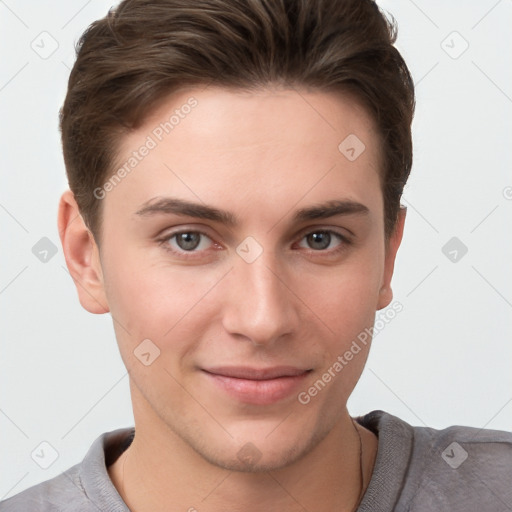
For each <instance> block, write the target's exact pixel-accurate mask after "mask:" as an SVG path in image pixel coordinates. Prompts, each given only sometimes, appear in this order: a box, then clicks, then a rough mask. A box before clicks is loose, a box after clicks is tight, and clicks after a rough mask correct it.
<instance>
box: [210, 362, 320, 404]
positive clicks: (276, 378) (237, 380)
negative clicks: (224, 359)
mask: <svg viewBox="0 0 512 512" xmlns="http://www.w3.org/2000/svg"><path fill="white" fill-rule="evenodd" d="M310 371H311V370H309V369H303V368H297V367H293V366H274V367H270V368H252V367H247V366H222V367H211V368H206V369H203V373H204V375H205V376H206V377H207V378H208V379H209V381H210V382H212V383H213V384H215V386H216V387H217V389H219V390H220V391H221V392H223V393H226V394H228V395H229V396H230V397H231V398H235V399H236V400H237V401H239V402H242V403H246V404H253V405H270V404H273V403H275V402H278V401H280V400H283V399H285V398H287V397H289V396H291V395H292V394H294V392H295V391H297V390H298V388H299V386H300V385H301V384H302V383H303V381H304V380H305V378H306V376H307V375H309V373H310Z"/></svg>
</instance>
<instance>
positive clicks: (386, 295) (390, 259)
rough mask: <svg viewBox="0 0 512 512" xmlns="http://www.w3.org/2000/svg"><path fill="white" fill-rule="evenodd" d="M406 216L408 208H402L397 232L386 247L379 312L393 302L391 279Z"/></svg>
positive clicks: (399, 213)
mask: <svg viewBox="0 0 512 512" xmlns="http://www.w3.org/2000/svg"><path fill="white" fill-rule="evenodd" d="M406 214H407V208H406V207H405V206H400V210H399V212H398V220H397V223H396V228H395V231H394V232H393V234H392V235H391V237H390V239H389V242H388V244H387V247H386V256H385V262H384V275H383V279H382V285H381V288H380V290H379V301H378V305H377V309H378V310H379V309H383V308H385V307H387V306H389V304H390V303H391V301H392V300H393V290H392V288H391V278H392V277H393V271H394V268H395V259H396V254H397V252H398V248H399V247H400V243H401V242H402V236H403V233H404V225H405V217H406Z"/></svg>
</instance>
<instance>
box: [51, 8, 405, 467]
mask: <svg viewBox="0 0 512 512" xmlns="http://www.w3.org/2000/svg"><path fill="white" fill-rule="evenodd" d="M395 37H396V33H395V29H394V27H393V25H392V24H391V23H390V22H388V21H387V19H386V18H385V17H384V16H383V15H382V14H381V12H380V11H379V9H378V8H377V6H376V5H375V4H374V3H373V2H371V1H369V0H368V1H360V0H353V1H345V0H337V1H332V0H330V1H328V2H326V1H322V0H317V1H308V2H296V1H290V2H288V1H284V2H270V1H267V0H249V1H247V2H244V3H243V4H242V3H240V2H236V1H234V0H201V1H198V2H194V3H193V5H192V6H191V4H190V2H187V1H186V0H160V1H158V0H157V1H147V0H145V1H143V0H127V1H124V2H122V3H121V4H120V5H119V7H118V8H117V9H115V10H111V11H110V12H109V14H108V15H107V16H106V17H105V18H104V19H101V20H99V21H96V22H95V23H93V24H92V25H91V26H90V27H89V29H88V30H87V31H86V32H85V33H84V35H83V36H82V38H81V39H80V41H79V44H78V47H77V61H76V63H75V65H74V67H73V70H72V72H71V75H70V79H69V86H68V93H67V96H66V100H65V103H64V105H63V108H62V111H61V130H62V142H63V151H64V158H65V163H66V169H67V173H68V179H69V184H70V189H71V192H68V193H65V194H64V195H63V197H62V200H61V205H60V210H59V228H60V232H61V238H62V243H63V248H64V252H65V255H66V260H67V264H68V267H69V269H70V272H71V275H72V277H73V279H74V280H75V282H76V284H77V290H78V293H79V298H80V301H81V304H82V305H83V306H84V307H85V308H86V309H87V310H89V311H91V312H93V313H104V312H107V311H110V313H111V314H112V318H113V322H114V329H115V332H116V337H117V341H118V344H119V348H120V353H121V356H122V358H123V361H124V363H125V364H126V367H127V369H128V371H129V373H130V382H131V389H132V399H133V405H134V412H135V420H136V426H137V424H140V425H141V428H142V426H145V428H146V429H150V428H161V427H165V428H168V429H169V431H170V432H172V435H174V436H176V437H178V438H180V439H182V440H183V441H185V443H186V444H187V445H188V446H189V447H191V448H192V450H193V451H194V452H195V453H197V454H199V455H201V456H202V457H204V458H205V459H206V460H209V461H211V462H213V463H215V464H218V465H221V466H223V467H229V468H238V469H244V468H245V469H247V467H246V466H247V460H246V459H247V458H244V457H240V449H241V447H244V446H247V443H252V445H254V446H256V447H257V450H258V453H259V455H258V460H257V461H256V462H254V461H253V463H252V465H251V468H253V469H257V468H260V469H261V468H271V467H274V468H275V467H282V466H283V465H286V464H289V463H290V462H291V461H292V460H294V459H296V458H298V457H300V456H301V454H304V453H306V452H307V451H309V450H311V449H312V448H313V447H314V446H315V445H316V444H318V443H319V442H320V440H322V439H324V438H325V437H326V436H328V435H329V432H330V431H331V430H332V429H333V427H334V425H335V424H336V422H337V421H338V420H339V419H340V417H341V415H342V414H343V412H344V410H345V405H346V401H347V399H348V397H349V396H350V393H351V392H352V390H353V388H354V386H355V385H356V383H357V380H358V378H359V376H360V374H361V372H362V369H363V367H364V363H365V361H366V357H367V353H368V349H369V346H370V340H368V341H367V342H366V343H364V344H361V346H360V347H359V349H360V350H359V351H358V352H357V353H355V354H354V356H353V358H351V359H350V360H349V361H346V362H345V363H343V364H342V363H340V360H339V356H342V355H343V354H344V353H345V352H346V351H347V350H349V349H350V347H351V346H352V344H353V342H354V340H357V337H358V335H359V334H360V333H361V332H363V331H364V330H365V329H368V328H369V327H371V326H372V325H373V322H374V319H375V313H376V311H377V310H379V309H382V308H384V307H386V306H388V305H389V304H390V302H391V300H392V292H391V277H392V274H393V267H394V260H395V255H396V251H397V249H398V246H399V244H400V241H401V236H402V230H403V223H404V219H405V211H404V210H403V209H401V208H400V197H401V194H402V190H403V187H404V185H405V183H406V181H407V178H408V175H409V172H410V168H411V164H412V144H411V122H412V116H413V110H414V93H413V86H412V80H411V77H410V75H409V72H408V70H407V67H406V65H405V63H404V61H403V60H402V58H401V56H400V54H399V53H398V51H397V50H396V49H395V48H394V46H393V43H394V41H395ZM192 203H193V204H192ZM144 340H146V341H144ZM141 343H142V345H141ZM353 352H354V351H353ZM337 361H338V366H336V364H335V363H336V362H337ZM339 365H341V369H339V368H340V366H339ZM240 366H243V367H245V369H244V370H243V371H246V370H247V368H250V369H259V370H263V369H276V368H280V370H279V371H281V372H284V373H285V374H286V373H292V374H294V376H290V375H289V376H288V377H289V378H288V380H287V382H288V381H289V383H287V384H286V385H285V386H284V385H283V386H281V387H279V385H276V387H275V388H272V390H271V392H270V393H266V394H265V396H264V397H263V398H262V397H261V396H260V398H258V396H259V395H258V393H255V392H253V390H251V388H243V389H242V388H239V389H235V390H233V389H232V383H230V382H227V384H226V379H225V378H223V377H219V375H224V374H225V373H226V372H227V373H229V372H230V371H234V370H233V369H234V368H239V367H240ZM285 367H286V368H285ZM226 368H227V369H228V370H226ZM236 371H238V370H236ZM223 372H224V374H223ZM326 372H327V373H328V374H329V375H331V378H324V377H323V376H324V375H325V374H326ZM319 379H320V380H322V379H323V380H324V381H328V382H325V384H326V386H325V387H323V388H322V389H321V390H319V389H318V388H319V386H318V385H317V393H313V396H314V400H312V399H310V400H307V403H304V402H305V400H302V401H301V400H300V399H298V396H299V395H300V393H301V392H303V391H304V390H306V391H307V390H308V389H309V388H310V387H311V386H313V385H314V384H315V383H316V382H318V380H319ZM228 381H229V379H228ZM287 386H289V388H288V387H287ZM290 390H291V391H290ZM288 391H289V392H288ZM310 395H311V393H310V394H309V395H308V396H310ZM302 396H304V395H302ZM310 398H311V396H310ZM284 418H286V420H285V421H284V423H282V426H281V427H278V425H280V424H281V422H283V419H284ZM271 432H272V434H271V435H270V433H271ZM305 433H306V434H305ZM237 454H238V455H237Z"/></svg>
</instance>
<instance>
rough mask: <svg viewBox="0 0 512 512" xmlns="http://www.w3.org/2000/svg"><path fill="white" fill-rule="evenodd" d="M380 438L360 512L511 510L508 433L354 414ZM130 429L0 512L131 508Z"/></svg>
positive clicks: (104, 439)
mask: <svg viewBox="0 0 512 512" xmlns="http://www.w3.org/2000/svg"><path fill="white" fill-rule="evenodd" d="M355 419H356V420H357V421H358V422H359V423H360V424H361V425H363V426H365V427H366V428H368V429H369V430H371V431H373V432H374V433H375V434H376V435H377V436H378V439H379V442H378V451H377V458H376V461H375V466H374V469H373V474H372V478H371V480H370V483H369V485H368V488H367V489H366V492H365V495H364V497H363V500H362V502H361V504H360V506H359V508H358V512H391V511H396V512H427V511H429V512H431V511H436V512H444V511H446V512H448V511H449V512H459V511H460V512H462V511H463V512H505V511H512V433H510V432H502V431H497V430H482V429H477V428H472V427H460V426H453V427H449V428H446V429H444V430H436V429H433V428H428V427H413V426H411V425H409V424H408V423H406V422H404V421H402V420H401V419H399V418H397V417H395V416H393V415H391V414H388V413H386V412H383V411H373V412H370V413H369V414H367V415H365V416H361V417H358V418H355ZM133 436H134V429H133V428H124V429H118V430H115V431H112V432H107V433H105V434H102V435H101V436H100V437H98V438H97V439H96V441H94V443H93V445H92V446H91V448H90V449H89V451H88V452H87V455H86V456H85V458H84V460H83V461H82V462H81V463H79V464H77V465H75V466H73V467H72V468H70V469H68V470H67V471H65V472H64V473H62V474H61V475H59V476H57V477H55V478H53V479H51V480H48V481H46V482H43V483H40V484H38V485H35V486H33V487H30V488H29V489H26V490H25V491H22V492H20V493H19V494H17V495H15V496H13V497H11V498H9V499H7V500H5V501H3V502H1V503H0V511H1V512H50V511H52V512H57V511H58V512H71V511H73V512H75V511H76V512H98V511H108V512H129V509H128V507H127V506H126V504H125V503H124V502H123V500H122V499H121V497H120V495H119V494H118V492H117V490H116V488H115V487H114V485H113V484H112V482H111V480H110V478H109V476H108V472H107V467H108V466H109V465H110V464H112V463H113V462H114V461H115V460H116V459H117V458H118V457H119V455H120V454H121V453H122V452H123V451H124V450H125V449H126V448H127V447H128V446H129V445H130V443H131V441H132V440H133Z"/></svg>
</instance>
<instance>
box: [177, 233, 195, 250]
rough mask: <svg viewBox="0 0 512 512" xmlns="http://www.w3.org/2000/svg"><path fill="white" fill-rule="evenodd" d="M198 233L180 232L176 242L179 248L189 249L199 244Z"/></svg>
mask: <svg viewBox="0 0 512 512" xmlns="http://www.w3.org/2000/svg"><path fill="white" fill-rule="evenodd" d="M199 236H200V235H199V233H180V234H179V235H178V239H177V243H178V245H179V246H180V249H183V250H184V251H190V250H192V249H195V248H196V247H197V246H198V245H199Z"/></svg>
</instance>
